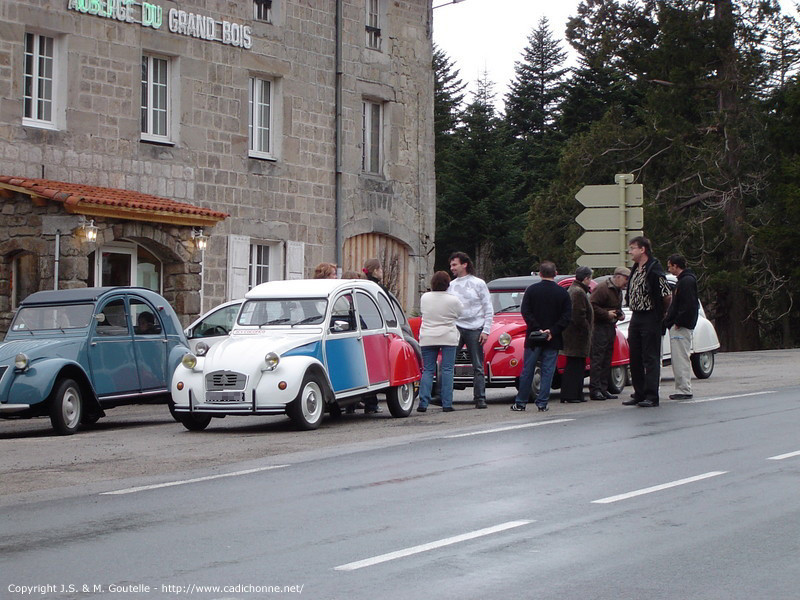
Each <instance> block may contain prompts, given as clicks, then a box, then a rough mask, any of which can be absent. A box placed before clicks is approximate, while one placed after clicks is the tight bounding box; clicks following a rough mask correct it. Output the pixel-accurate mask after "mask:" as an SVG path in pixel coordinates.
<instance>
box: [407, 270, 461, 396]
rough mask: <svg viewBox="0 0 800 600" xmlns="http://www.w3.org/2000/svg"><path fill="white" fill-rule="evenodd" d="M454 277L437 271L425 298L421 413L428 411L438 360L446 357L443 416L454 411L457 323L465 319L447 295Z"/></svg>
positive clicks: (455, 300) (421, 334)
mask: <svg viewBox="0 0 800 600" xmlns="http://www.w3.org/2000/svg"><path fill="white" fill-rule="evenodd" d="M449 285H450V275H449V274H448V273H447V271H436V273H434V274H433V277H431V291H430V292H425V293H424V294H422V298H421V299H420V302H419V305H420V310H421V312H422V325H420V328H419V344H420V346H422V363H423V369H422V381H420V384H419V406H417V412H425V411H427V410H428V404H430V401H431V391H432V388H433V374H434V373H435V372H436V360H437V358H438V357H439V353H440V352H441V354H442V363H441V369H440V372H439V377H440V378H441V382H440V383H441V398H442V412H452V411H453V368H454V366H455V362H456V347H457V346H458V337H459V336H458V329H457V328H456V320H458V317H459V316H461V310H462V306H461V301H460V300H459V299H458V298H456V297H455V296H454V295H453V294H448V293H447V288H448V286H449Z"/></svg>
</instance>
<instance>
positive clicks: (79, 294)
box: [20, 286, 150, 306]
mask: <svg viewBox="0 0 800 600" xmlns="http://www.w3.org/2000/svg"><path fill="white" fill-rule="evenodd" d="M113 290H120V291H125V290H137V291H140V292H150V290H148V289H147V288H135V287H113V286H112V287H91V288H74V289H69V290H43V291H41V292H34V293H33V294H31V295H30V296H28V297H27V298H25V300H23V301H22V303H21V304H20V305H21V306H30V305H32V304H65V303H73V302H94V301H95V300H97V299H98V298H99V297H100V296H102V295H103V294H105V293H107V292H110V291H113Z"/></svg>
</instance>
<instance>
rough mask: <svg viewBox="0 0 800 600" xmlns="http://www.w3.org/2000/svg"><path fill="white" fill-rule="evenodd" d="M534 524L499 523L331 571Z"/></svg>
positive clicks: (385, 560)
mask: <svg viewBox="0 0 800 600" xmlns="http://www.w3.org/2000/svg"><path fill="white" fill-rule="evenodd" d="M535 522H536V521H508V522H507V523H501V524H500V525H495V526H494V527H487V528H485V529H478V530H477V531H471V532H469V533H464V534H461V535H456V536H453V537H449V538H445V539H443V540H438V541H436V542H429V543H427V544H420V545H419V546H412V547H411V548H406V549H404V550H397V551H396V552H389V553H388V554H381V555H380V556H373V557H372V558H365V559H364V560H358V561H356V562H351V563H347V564H346V565H339V566H338V567H334V568H333V570H334V571H355V570H356V569H363V568H364V567H371V566H372V565H377V564H380V563H384V562H388V561H390V560H395V559H397V558H405V557H406V556H411V555H413V554H419V553H421V552H427V551H428V550H435V549H437V548H442V547H444V546H450V545H452V544H457V543H459V542H466V541H467V540H474V539H475V538H479V537H483V536H486V535H491V534H493V533H499V532H500V531H506V530H507V529H514V528H515V527H522V526H523V525H529V524H530V523H535Z"/></svg>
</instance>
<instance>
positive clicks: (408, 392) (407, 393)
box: [397, 383, 414, 410]
mask: <svg viewBox="0 0 800 600" xmlns="http://www.w3.org/2000/svg"><path fill="white" fill-rule="evenodd" d="M397 391H398V393H399V394H400V404H401V406H402V407H403V409H404V410H407V409H408V407H409V406H411V403H412V402H414V385H413V384H411V383H407V384H405V385H402V386H400V389H399V390H397Z"/></svg>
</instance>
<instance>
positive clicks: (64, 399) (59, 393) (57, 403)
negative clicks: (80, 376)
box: [50, 379, 83, 435]
mask: <svg viewBox="0 0 800 600" xmlns="http://www.w3.org/2000/svg"><path fill="white" fill-rule="evenodd" d="M82 413H83V400H82V398H81V388H80V387H79V386H78V384H77V383H76V382H75V380H74V379H60V380H58V381H57V382H56V387H55V388H54V390H53V394H52V395H51V397H50V423H51V424H52V425H53V429H55V430H56V431H57V432H58V433H60V434H61V435H72V434H73V433H75V432H76V431H78V427H79V426H80V424H81V415H82Z"/></svg>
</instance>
